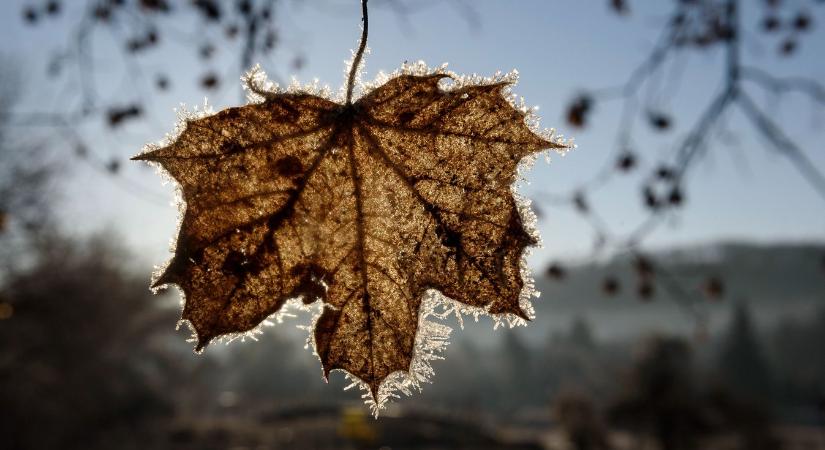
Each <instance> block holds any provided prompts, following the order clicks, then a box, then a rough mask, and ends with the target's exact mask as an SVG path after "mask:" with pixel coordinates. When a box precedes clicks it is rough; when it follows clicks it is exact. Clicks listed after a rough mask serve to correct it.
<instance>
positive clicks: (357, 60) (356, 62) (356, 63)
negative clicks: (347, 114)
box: [346, 0, 369, 105]
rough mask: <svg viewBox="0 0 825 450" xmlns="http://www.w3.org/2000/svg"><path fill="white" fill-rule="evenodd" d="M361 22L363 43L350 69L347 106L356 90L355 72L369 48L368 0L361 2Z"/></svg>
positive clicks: (359, 46)
mask: <svg viewBox="0 0 825 450" xmlns="http://www.w3.org/2000/svg"><path fill="white" fill-rule="evenodd" d="M361 20H362V21H363V22H364V28H363V29H362V30H361V43H360V44H359V45H358V51H357V52H355V59H353V60H352V67H350V69H349V77H348V79H347V102H346V104H347V105H350V104H352V90H353V88H355V72H357V71H358V66H360V65H361V58H362V57H363V56H364V50H365V49H366V48H367V30H369V18H368V17H367V0H361Z"/></svg>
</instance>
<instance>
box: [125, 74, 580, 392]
mask: <svg viewBox="0 0 825 450" xmlns="http://www.w3.org/2000/svg"><path fill="white" fill-rule="evenodd" d="M357 65H358V58H356V61H355V62H354V66H355V67H357ZM354 72H355V70H353V71H352V72H351V73H354ZM451 76H452V75H450V74H447V73H445V72H444V71H443V69H442V70H441V71H436V72H432V71H425V70H421V66H410V67H407V70H406V71H403V72H401V73H398V74H396V75H394V76H391V77H389V78H388V80H387V81H386V82H385V83H383V84H382V85H380V86H378V87H376V88H374V89H372V90H371V91H369V92H367V93H366V94H364V95H363V96H361V98H360V99H358V100H357V101H355V102H351V101H350V98H351V95H352V87H353V84H352V81H350V84H349V88H348V91H347V96H346V99H347V100H346V101H344V102H340V103H339V102H335V101H332V100H330V99H327V98H324V96H322V95H320V94H318V93H317V92H316V93H313V92H308V91H300V90H292V91H289V92H284V91H275V90H265V89H263V88H262V87H261V86H260V83H259V78H260V73H259V72H251V74H250V75H249V76H248V78H247V85H248V87H249V89H250V90H251V91H252V92H253V94H254V95H257V96H259V97H260V100H261V101H260V102H259V103H252V104H249V105H247V106H243V107H236V108H229V109H226V110H223V111H221V112H219V113H217V114H214V115H209V116H204V117H200V118H193V119H189V120H186V121H185V122H184V123H183V126H182V132H181V133H180V135H179V136H178V137H177V138H176V139H174V141H173V142H170V143H168V145H165V146H163V147H161V148H153V149H149V150H148V151H146V152H144V153H143V154H141V155H139V156H137V157H135V158H134V159H139V160H145V161H152V162H155V163H157V164H159V165H160V166H161V167H162V168H163V169H164V170H165V171H166V172H168V174H169V175H171V177H173V178H174V179H175V180H176V181H177V183H178V184H179V188H180V191H181V194H182V197H183V200H184V201H185V205H186V207H185V213H184V215H183V217H182V220H181V224H180V230H179V234H178V238H177V244H176V247H175V253H174V256H173V258H172V259H171V261H170V262H169V264H168V265H167V267H166V268H165V269H164V270H163V271H162V273H160V274H159V275H158V276H157V277H156V279H155V280H154V282H153V285H154V287H159V286H163V285H166V284H174V285H177V286H179V287H180V289H181V290H182V291H183V294H184V297H185V305H184V309H183V312H182V319H183V320H186V321H188V322H189V323H190V324H191V326H192V328H193V329H194V331H195V333H196V335H197V349H198V350H200V349H202V348H203V347H204V346H206V345H207V344H208V343H209V342H210V341H211V340H212V339H214V338H216V337H218V336H223V335H231V334H237V333H243V332H246V331H248V330H251V329H254V328H255V327H257V326H258V325H259V324H260V323H261V322H262V321H264V320H265V319H266V318H267V317H269V316H270V315H272V314H274V313H276V312H278V311H279V310H281V309H282V308H283V307H284V305H285V303H286V302H287V300H289V299H294V298H300V299H302V300H303V302H304V303H305V304H310V303H313V302H316V301H318V300H320V301H321V302H323V305H324V308H323V312H322V314H320V317H318V318H317V319H316V321H315V324H314V330H313V338H314V345H315V351H316V352H317V354H318V356H319V358H320V360H321V362H322V365H323V370H324V374H325V376H326V375H328V374H329V372H330V371H331V370H334V369H343V370H345V371H346V372H348V373H349V374H351V375H353V376H354V377H357V378H358V379H360V380H362V381H363V383H365V384H366V386H367V387H368V389H369V394H371V396H372V398H373V399H377V398H378V396H377V394H378V390H379V385H380V384H381V383H382V381H384V380H385V379H387V377H389V376H390V375H391V374H393V373H396V372H398V371H402V372H405V373H406V372H408V371H410V369H411V363H413V358H414V348H415V346H416V336H417V331H418V328H419V318H420V315H421V309H422V301H423V299H424V298H426V295H425V294H426V293H427V292H428V291H429V290H437V291H438V292H440V293H441V294H443V295H444V296H446V297H449V298H450V299H453V300H455V301H457V302H460V303H461V304H462V305H466V307H471V308H478V310H480V309H482V308H483V309H484V310H486V312H489V313H490V314H494V315H512V316H514V317H518V318H523V319H527V318H528V312H527V311H525V309H524V307H523V304H522V301H523V300H524V298H525V297H526V295H525V292H524V289H523V288H524V285H525V281H524V279H523V273H524V267H523V258H522V256H523V253H524V251H525V248H526V247H527V246H530V245H532V244H535V243H536V240H535V238H534V236H532V235H531V233H529V232H528V231H527V230H526V229H525V226H524V223H523V218H522V215H521V213H520V209H519V204H518V203H517V200H516V198H515V197H514V194H513V192H512V190H511V186H512V185H513V184H514V182H516V178H517V166H518V165H519V163H520V162H521V161H522V160H523V159H525V157H528V156H530V155H533V154H535V153H537V152H539V151H541V150H543V149H548V148H565V147H566V144H564V143H563V142H561V141H559V140H556V139H554V138H553V137H552V135H551V134H544V135H539V134H537V133H536V132H534V131H533V130H532V129H531V127H530V126H529V125H528V123H527V122H526V118H527V116H528V112H527V110H526V109H517V108H514V107H513V105H512V104H511V102H510V100H509V99H508V97H507V95H506V91H507V89H508V85H509V84H510V83H511V81H512V80H513V78H512V77H511V78H503V77H501V78H499V79H498V80H488V81H486V82H477V83H472V82H464V83H458V82H457V83H456V86H454V87H453V88H452V89H449V90H445V89H442V88H441V87H440V86H439V84H440V82H441V80H443V79H445V78H450V77H451ZM350 80H352V78H350ZM429 292H432V291H429Z"/></svg>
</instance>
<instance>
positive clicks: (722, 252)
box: [536, 243, 825, 310]
mask: <svg viewBox="0 0 825 450" xmlns="http://www.w3.org/2000/svg"><path fill="white" fill-rule="evenodd" d="M650 257H651V260H653V261H655V262H656V263H658V264H660V265H661V267H662V269H663V271H664V272H665V273H666V274H669V275H672V279H673V280H674V281H676V282H678V284H679V285H680V286H682V287H684V288H686V289H688V290H690V291H691V293H694V294H699V291H698V289H700V288H701V287H702V285H703V284H704V283H705V281H706V280H707V279H708V278H710V277H716V278H718V279H720V280H721V281H722V286H723V291H724V293H723V300H734V301H747V302H749V303H751V304H754V305H756V304H776V303H796V302H810V301H817V300H820V301H822V302H823V304H825V267H823V258H825V244H820V245H801V244H772V245H756V244H745V243H723V244H718V245H703V246H701V247H698V246H697V247H693V248H683V249H676V250H668V251H663V252H659V253H654V254H651V255H650ZM565 273H566V276H565V277H564V278H563V279H561V280H554V279H550V278H548V277H547V276H546V275H545V274H544V273H538V274H536V287H537V288H538V289H539V291H541V293H542V297H543V299H544V301H541V302H539V303H540V307H541V308H542V309H545V308H550V309H551V310H552V309H559V308H573V309H577V310H578V309H581V308H582V306H583V304H586V305H598V306H599V307H603V308H610V307H626V306H627V305H628V303H631V304H638V303H639V296H638V295H637V294H636V284H637V276H636V271H635V269H634V261H633V260H632V259H631V258H630V257H627V256H625V257H619V258H616V259H614V260H612V261H610V262H608V263H606V264H598V265H583V266H578V267H565ZM607 277H614V278H616V279H617V280H618V281H619V285H620V290H619V293H618V294H617V295H615V296H613V297H609V296H606V295H605V294H604V293H603V292H602V284H603V281H604V280H605V279H606V278H607ZM653 299H654V301H672V300H673V299H672V298H671V296H670V295H669V294H668V291H667V289H666V287H665V286H663V285H662V284H661V282H658V283H657V284H656V289H655V294H654V297H653ZM605 300H609V301H608V302H606V301H605Z"/></svg>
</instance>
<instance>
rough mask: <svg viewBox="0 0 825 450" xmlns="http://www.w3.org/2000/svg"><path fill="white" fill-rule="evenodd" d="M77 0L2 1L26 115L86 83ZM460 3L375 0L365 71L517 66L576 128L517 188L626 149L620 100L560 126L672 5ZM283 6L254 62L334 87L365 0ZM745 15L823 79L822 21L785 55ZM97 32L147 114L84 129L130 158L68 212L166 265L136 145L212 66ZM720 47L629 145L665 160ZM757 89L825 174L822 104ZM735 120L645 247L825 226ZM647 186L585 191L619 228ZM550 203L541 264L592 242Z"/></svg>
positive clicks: (541, 102) (80, 190)
mask: <svg viewBox="0 0 825 450" xmlns="http://www.w3.org/2000/svg"><path fill="white" fill-rule="evenodd" d="M67 3H70V4H69V5H65V9H66V11H64V14H63V15H62V17H61V18H58V19H56V20H51V21H47V22H44V23H43V24H40V25H39V26H37V27H27V26H24V25H23V24H22V23H21V20H20V9H21V7H22V5H24V4H28V2H22V1H21V2H17V1H12V2H3V4H2V5H0V36H2V40H0V42H2V43H0V54H3V55H4V56H5V57H7V58H8V57H11V58H12V60H13V61H15V65H16V66H17V68H18V70H19V71H20V72H21V73H22V75H23V77H22V78H23V79H24V80H25V83H24V84H23V86H22V87H21V88H22V92H23V94H22V99H21V101H20V103H19V104H18V105H17V106H16V110H18V111H22V112H25V111H41V112H44V111H53V112H59V111H66V110H69V109H71V108H73V107H75V106H76V104H77V101H78V98H79V96H78V89H79V87H78V84H77V83H76V81H75V80H74V79H73V78H72V77H70V76H66V77H62V78H61V80H62V81H59V82H54V81H50V80H48V79H47V78H46V77H45V75H44V73H45V68H46V65H47V61H48V58H49V56H50V55H51V54H52V52H53V51H54V50H55V49H57V48H60V46H61V45H62V44H63V43H65V42H66V41H65V39H66V36H69V35H70V30H71V27H72V26H73V24H74V23H75V22H74V21H72V20H71V19H72V17H77V14H79V13H80V11H81V5H82V3H85V2H67ZM407 3H408V4H414V2H407ZM465 3H466V4H471V5H472V6H473V8H474V16H473V20H477V24H476V25H473V23H472V22H473V20H467V17H466V16H465V15H464V14H463V13H462V10H461V8H456V7H452V6H450V5H448V4H447V2H427V3H426V5H427V6H426V7H421V8H417V9H416V10H415V11H413V12H410V13H409V14H407V15H406V16H404V18H400V17H399V16H398V15H397V14H395V13H394V12H393V11H392V10H391V9H389V8H387V7H381V5H380V2H379V1H378V0H373V1H372V2H371V9H370V12H371V14H370V40H369V46H370V49H371V54H370V55H369V57H368V59H367V63H366V71H367V77H366V78H367V79H371V78H372V76H373V75H374V74H376V73H377V72H378V71H379V70H383V71H392V70H394V69H395V68H397V67H398V66H399V65H400V64H401V63H402V62H403V61H405V60H407V61H415V60H419V59H422V60H425V61H427V62H428V63H429V64H430V65H438V64H441V63H443V62H448V63H449V67H450V68H451V69H452V70H454V71H456V72H458V73H479V74H483V75H488V74H492V73H494V72H496V71H498V70H503V71H509V70H511V69H518V71H519V73H520V75H521V77H520V81H519V84H518V85H517V86H516V87H515V88H514V91H515V92H516V93H517V94H518V95H520V96H523V97H524V98H525V99H526V101H527V103H528V104H529V105H537V106H539V107H540V110H539V115H540V116H541V118H542V125H543V126H546V127H555V128H558V129H559V131H560V132H561V133H563V134H564V135H565V136H573V137H575V139H576V143H577V144H578V149H576V150H575V151H572V152H570V153H569V154H568V155H567V156H565V157H563V158H562V157H556V156H554V157H553V158H552V162H551V163H550V164H545V163H544V161H543V160H539V161H538V162H537V164H536V165H535V167H534V168H533V170H532V171H531V173H530V175H529V181H530V185H528V186H525V187H524V188H522V193H524V194H526V195H529V196H532V197H535V196H537V195H538V193H540V192H554V193H561V192H567V191H569V190H570V189H571V188H573V187H575V186H576V185H577V184H579V183H580V182H582V181H585V180H587V179H589V178H591V177H592V176H593V175H594V173H596V172H598V171H599V170H600V169H601V168H602V166H603V165H604V164H605V163H606V161H607V160H608V158H610V156H609V155H611V154H612V153H613V152H614V150H615V135H616V129H617V126H618V123H617V118H618V115H619V107H620V104H619V103H618V102H613V103H609V104H603V105H602V104H598V105H596V111H595V113H594V115H593V116H592V118H591V126H589V127H588V128H585V129H582V130H578V129H573V128H572V127H571V126H569V125H568V124H567V123H565V121H564V109H565V105H566V104H567V103H568V102H569V101H570V99H571V98H572V97H573V95H574V94H575V93H577V92H578V91H579V90H581V89H583V88H598V87H606V86H614V85H617V84H620V83H621V82H623V81H624V79H625V78H626V76H627V75H628V74H629V73H630V71H631V70H632V69H633V68H635V67H636V65H637V64H639V62H640V61H641V60H642V59H643V58H644V57H645V56H646V54H647V52H648V51H649V50H650V49H651V48H652V46H653V44H654V41H655V39H656V37H657V35H658V32H659V29H660V25H661V24H662V22H663V20H664V19H665V17H666V13H667V9H666V8H668V7H670V5H671V2H642V1H635V2H630V4H631V7H634V10H633V13H632V14H631V15H630V16H628V17H619V16H616V15H614V14H611V13H610V12H609V11H608V8H607V2H606V1H591V2H581V1H574V0H557V1H546V0H543V1H542V0H537V1H527V0H523V1H495V0H485V1H473V2H469V1H468V2H465ZM283 4H284V5H283V8H282V9H280V10H278V11H277V12H276V20H278V23H279V25H280V36H281V38H282V45H281V46H280V47H279V48H278V49H277V50H276V52H275V54H274V56H273V57H272V58H269V59H267V60H264V61H260V62H261V64H262V66H263V67H264V69H265V70H266V71H267V72H268V73H270V74H272V75H274V76H277V77H279V78H281V79H287V80H288V78H289V76H290V75H295V77H296V78H297V79H298V80H300V81H307V82H308V81H311V80H312V79H313V78H318V79H319V80H320V81H321V83H322V84H329V85H330V86H331V87H333V88H336V89H337V87H338V86H340V84H341V83H343V79H344V74H343V70H344V62H345V60H347V59H348V58H349V55H350V51H351V49H352V48H354V47H355V46H356V45H357V39H358V36H359V32H360V28H359V20H360V11H359V9H358V8H357V7H356V6H355V3H354V2H346V1H340V0H339V1H328V2H315V3H311V2H297V1H285V2H283ZM322 4H323V5H324V6H321V5H322ZM820 9H821V8H820ZM815 12H816V13H817V14H816V15H815V17H814V20H815V24H819V23H821V24H823V25H825V14H822V11H815ZM744 23H745V24H746V27H747V29H748V30H749V34H748V36H747V39H746V43H745V45H744V48H743V55H744V58H745V60H746V61H748V62H749V63H751V64H753V65H756V66H759V67H763V68H768V69H770V70H771V71H773V72H774V73H777V74H795V75H804V76H808V77H811V78H813V79H815V80H819V81H825V58H822V57H821V55H822V54H823V50H825V31H824V30H823V28H825V27H822V26H818V27H814V31H813V32H812V33H810V34H809V35H808V36H806V38H805V39H804V40H803V41H802V45H801V47H800V49H799V51H798V53H797V54H796V55H795V56H793V57H792V58H781V57H778V56H777V55H776V52H775V51H774V49H775V47H776V45H777V40H774V39H762V38H760V37H758V36H757V33H758V16H755V15H753V14H748V15H746V16H745V17H744ZM165 26H168V27H174V28H175V30H177V31H175V32H174V33H175V35H176V36H180V37H181V39H196V40H197V39H199V38H201V37H202V36H201V35H200V34H199V33H201V30H202V29H203V28H204V27H202V26H200V23H199V20H198V19H192V20H177V21H176V22H175V23H171V22H168V21H167V22H166V23H165ZM171 40H172V38H171V37H170V41H171ZM93 42H94V57H93V63H94V64H95V66H96V67H97V68H98V70H97V71H96V77H95V78H94V80H93V82H94V84H95V86H96V89H97V90H98V91H99V92H100V95H101V97H102V98H106V99H109V101H110V102H115V103H117V102H120V103H124V104H125V103H128V102H129V101H133V100H141V101H145V102H146V104H145V107H146V109H147V111H148V112H149V114H150V120H148V121H147V122H146V123H143V124H139V125H128V126H126V127H123V128H122V129H119V130H117V131H115V132H110V131H109V130H108V129H107V128H105V127H104V126H102V120H96V121H95V120H92V121H90V122H89V123H88V124H85V125H83V127H82V129H81V130H80V131H81V132H82V133H83V135H84V136H86V137H88V143H89V144H90V147H91V150H92V151H94V152H95V154H99V155H102V156H103V157H105V158H109V157H112V158H116V159H118V160H121V161H122V162H123V166H124V170H123V172H122V175H121V178H120V179H119V180H112V179H111V177H108V176H106V175H102V174H100V173H99V172H98V171H95V170H92V169H91V168H90V167H88V166H87V165H85V164H82V163H72V164H66V165H65V167H66V169H67V173H66V176H65V184H64V185H62V186H63V188H62V189H61V191H62V192H61V194H62V203H61V206H60V214H61V217H62V218H64V219H65V221H66V223H67V224H69V226H70V229H71V230H72V231H73V232H75V233H79V234H83V233H88V232H91V231H95V230H100V229H102V228H114V229H116V230H117V231H118V232H119V233H121V235H122V236H123V237H124V239H125V241H126V242H127V244H128V245H129V246H130V247H131V248H132V249H133V250H135V251H136V253H137V254H138V255H139V256H140V259H141V260H145V261H147V262H152V263H161V262H163V261H164V260H165V258H166V255H167V254H166V251H167V248H168V242H169V240H170V238H171V237H172V236H173V234H174V230H175V225H176V220H177V219H176V217H177V211H176V210H175V209H174V208H173V207H172V206H171V203H170V202H171V199H172V189H171V187H170V186H169V185H165V186H164V185H162V184H161V180H160V178H159V177H158V176H157V174H155V173H154V172H153V171H152V170H148V169H147V168H145V167H142V165H141V164H137V163H130V162H128V161H127V159H128V157H129V156H131V155H134V154H136V153H138V152H139V151H140V148H141V147H142V146H143V144H145V143H147V142H156V141H158V140H160V139H161V138H162V137H163V135H164V133H165V132H169V131H171V130H172V128H173V125H174V121H175V114H174V112H173V108H175V107H177V106H178V105H179V104H180V103H186V104H187V105H196V104H201V103H202V102H203V99H204V96H205V95H204V92H203V91H202V90H200V89H199V88H198V83H197V80H198V77H199V76H200V74H201V73H202V72H203V71H202V67H203V66H202V64H201V63H200V61H199V60H198V59H197V56H196V55H195V52H194V51H193V50H192V49H190V48H187V47H185V46H183V45H181V44H179V43H175V42H171V43H169V44H167V45H163V46H162V47H161V49H159V50H158V51H152V52H149V53H147V55H146V56H142V57H141V58H140V60H139V62H140V68H141V69H140V71H139V72H138V71H135V70H134V69H133V68H130V67H129V66H128V64H126V63H124V61H125V60H124V59H123V57H122V55H121V52H119V51H118V49H117V47H115V43H114V42H116V41H114V40H112V39H111V36H107V33H106V32H100V33H99V34H96V35H95V36H94V40H93ZM216 42H219V41H218V40H216ZM236 51H237V49H234V48H230V47H219V48H218V53H217V56H216V58H215V59H214V61H213V62H211V63H209V64H208V66H209V67H212V68H214V69H215V70H216V71H217V72H218V73H220V74H228V75H227V77H228V76H231V77H232V78H231V79H224V82H223V88H222V89H221V90H220V92H218V93H209V94H208V95H206V96H208V97H209V100H210V103H211V104H213V105H214V107H215V109H221V108H223V107H227V106H232V105H237V104H239V103H240V102H241V97H240V82H239V80H238V81H236V80H237V76H238V67H237V61H238V59H237V57H236V56H235V54H234V53H233V52H236ZM297 54H301V55H303V57H304V58H305V61H306V62H305V64H304V66H303V68H302V69H300V70H299V71H295V70H294V69H293V68H292V67H291V64H290V63H291V61H292V60H293V59H294V57H295V56H296V55H297ZM721 56H722V55H721V54H719V53H713V52H706V53H691V54H687V55H686V59H685V60H684V61H683V62H682V63H683V68H684V73H683V75H682V76H681V82H680V83H679V88H678V90H677V91H675V92H674V93H672V95H671V94H665V95H662V96H659V97H658V98H657V99H656V103H655V104H656V106H658V107H661V108H664V109H665V110H667V111H670V112H673V113H674V114H675V117H676V124H675V125H676V127H675V129H674V130H673V131H672V132H670V133H667V134H656V133H652V132H650V131H649V130H648V129H647V128H646V127H645V126H639V127H638V128H637V132H636V133H635V137H636V139H635V143H634V144H635V147H636V148H637V149H638V151H639V153H640V154H641V156H642V158H643V162H644V163H646V164H655V163H656V161H658V160H659V159H660V158H661V157H662V156H663V155H665V154H667V152H668V151H669V150H671V149H672V148H673V145H674V142H676V140H677V138H678V137H679V136H681V135H683V134H684V133H686V132H687V130H688V129H689V127H690V126H692V124H693V123H694V121H695V117H696V115H697V114H698V112H699V111H700V110H701V109H702V108H704V107H705V106H706V104H707V103H708V102H709V101H710V99H711V97H712V95H713V93H714V92H715V91H716V90H718V89H719V86H720V75H721V71H722V65H721ZM160 72H163V73H166V74H169V75H170V77H171V79H172V83H173V88H174V89H172V90H171V91H169V92H168V93H164V94H162V95H149V94H151V93H153V91H152V85H151V80H152V79H153V77H154V76H155V74H156V73H160ZM670 73H673V72H670ZM135 80H137V82H135ZM147 80H148V81H147ZM135 86H138V87H137V88H136V87H135ZM140 86H142V87H140ZM749 92H751V93H752V95H753V97H754V98H755V99H757V101H759V102H760V105H762V106H763V107H766V108H767V106H768V105H770V107H769V108H767V109H768V110H769V111H770V113H771V115H772V117H774V118H776V120H778V121H779V122H780V123H782V124H783V125H784V126H785V129H786V131H787V132H788V134H789V135H790V136H792V137H793V138H794V139H795V140H796V142H797V143H798V144H799V145H800V146H801V147H802V148H803V149H805V150H806V151H807V152H808V154H809V155H810V157H811V159H812V160H813V161H815V163H816V164H817V166H818V167H819V168H820V170H825V148H823V147H825V144H823V143H825V107H823V106H825V105H816V104H813V103H812V102H810V101H808V100H807V99H805V98H804V97H800V96H789V97H785V98H782V99H780V100H779V101H771V102H769V101H770V99H769V98H768V97H767V96H766V95H764V93H763V92H762V91H760V90H759V89H758V88H752V89H750V91H749ZM642 125H643V124H642ZM724 130H725V133H724V136H722V138H715V139H714V140H713V141H712V142H713V143H712V146H711V149H710V151H709V153H708V157H707V158H705V159H704V160H703V161H702V162H701V163H700V164H699V165H698V166H696V167H695V169H694V171H693V172H692V173H691V176H690V179H689V183H688V189H687V191H688V203H687V206H686V207H685V208H684V209H683V211H682V213H681V214H679V215H678V217H677V218H676V219H674V220H672V221H671V222H669V223H668V224H667V225H666V226H664V227H662V228H661V229H660V230H658V231H657V232H656V233H654V234H653V235H652V236H651V237H650V239H649V241H648V243H649V247H666V246H672V245H683V244H690V243H697V242H708V241H717V240H723V239H740V240H743V239H748V240H758V241H773V240H794V241H799V240H819V241H821V240H824V239H825V199H823V198H821V197H819V196H818V195H817V194H816V192H815V191H814V190H813V189H812V188H811V187H810V186H809V185H807V184H806V183H805V182H804V181H803V180H802V179H801V178H800V177H799V175H798V173H797V172H796V171H795V169H794V168H793V167H792V166H791V164H790V163H789V162H788V161H787V160H786V159H785V158H784V157H782V156H781V155H779V154H777V152H776V151H774V150H772V149H771V148H770V147H769V146H766V145H764V144H763V143H762V142H761V141H760V139H759V136H758V135H757V134H755V133H754V132H753V130H752V129H751V128H750V126H749V125H748V124H747V122H746V121H744V120H743V118H742V116H741V114H740V113H738V112H737V113H734V114H732V115H730V116H729V117H728V118H727V120H726V126H725V127H724ZM40 132H42V139H45V140H47V142H49V143H51V144H53V146H54V147H55V149H56V150H57V151H58V152H62V153H58V154H59V155H63V156H62V157H64V158H72V157H71V156H70V155H71V149H69V148H65V146H66V142H65V140H64V139H62V138H60V137H57V136H56V135H54V134H52V133H51V131H50V130H49V129H43V130H40ZM38 137H40V135H38ZM61 147H63V148H61ZM638 189H639V184H638V178H637V177H627V178H626V179H624V178H620V179H618V180H617V181H615V182H613V183H612V184H610V185H609V186H608V187H607V188H606V189H603V190H601V191H599V193H598V195H596V196H594V197H593V198H592V199H591V201H592V203H593V204H594V206H595V207H596V208H597V209H598V210H599V211H600V212H601V215H602V216H603V217H604V219H605V220H606V221H607V222H608V223H610V224H611V227H612V228H613V229H614V230H616V231H619V232H621V231H627V230H630V229H632V228H634V227H635V226H636V225H637V224H638V223H639V222H640V221H641V220H643V219H644V217H645V214H644V211H643V210H642V208H641V207H640V202H639V200H638V198H639V196H638ZM135 191H138V192H140V194H137V195H136V194H135ZM539 207H540V208H541V210H542V212H543V219H542V220H541V222H540V229H541V234H542V238H543V240H544V243H545V248H544V249H543V250H540V251H537V252H536V254H535V255H534V258H533V263H534V264H535V265H536V267H538V266H539V264H541V262H542V261H545V260H548V259H557V258H569V257H576V256H581V255H584V254H586V252H587V251H588V250H589V248H590V246H591V244H592V239H591V238H592V232H591V230H590V228H589V227H588V226H587V225H586V224H585V222H583V221H582V220H581V219H580V218H579V217H578V216H576V215H575V214H573V213H572V211H570V210H569V209H564V208H561V209H558V208H554V207H551V206H546V205H541V204H540V205H539Z"/></svg>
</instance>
